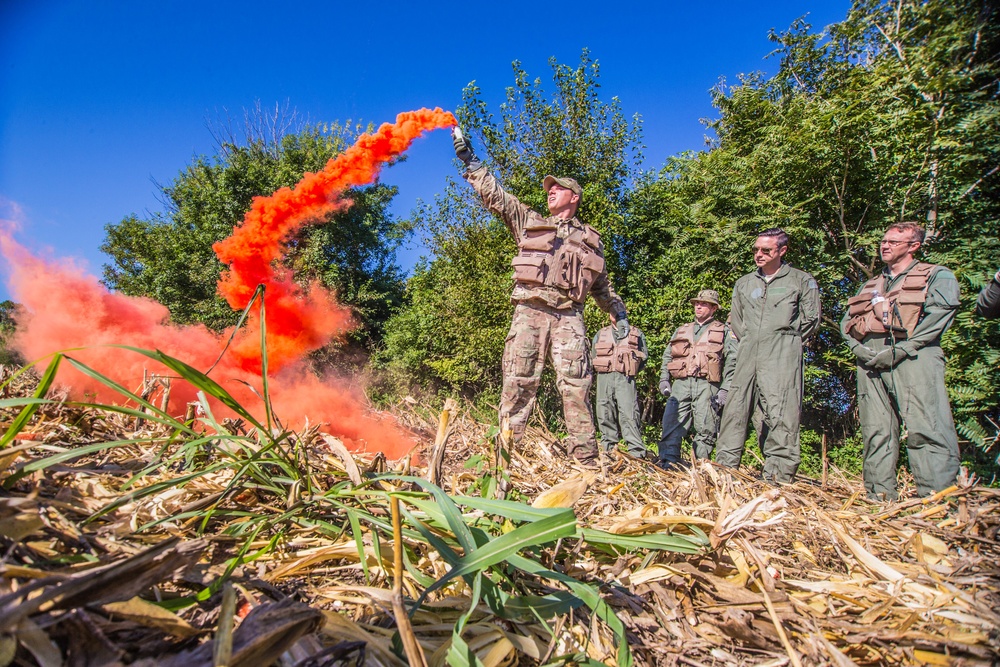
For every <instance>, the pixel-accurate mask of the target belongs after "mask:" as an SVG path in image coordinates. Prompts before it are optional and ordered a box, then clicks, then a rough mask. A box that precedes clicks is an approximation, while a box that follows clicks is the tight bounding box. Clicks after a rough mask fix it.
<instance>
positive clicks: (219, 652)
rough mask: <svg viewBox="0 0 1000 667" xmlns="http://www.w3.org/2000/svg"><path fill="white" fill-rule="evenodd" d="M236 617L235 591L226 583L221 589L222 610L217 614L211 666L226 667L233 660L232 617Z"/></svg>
mask: <svg viewBox="0 0 1000 667" xmlns="http://www.w3.org/2000/svg"><path fill="white" fill-rule="evenodd" d="M234 616H236V591H235V590H234V589H233V585H232V584H231V583H229V582H228V581H227V582H226V584H225V586H224V587H223V589H222V610H221V611H220V612H219V627H218V629H217V630H216V631H215V646H213V648H212V664H213V665H214V666H215V667H226V665H228V664H229V663H230V662H231V661H232V658H233V617H234Z"/></svg>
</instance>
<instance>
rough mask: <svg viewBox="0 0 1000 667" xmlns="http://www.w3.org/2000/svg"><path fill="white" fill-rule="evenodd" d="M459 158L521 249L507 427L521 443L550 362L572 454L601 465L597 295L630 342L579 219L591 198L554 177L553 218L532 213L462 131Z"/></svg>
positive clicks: (598, 248)
mask: <svg viewBox="0 0 1000 667" xmlns="http://www.w3.org/2000/svg"><path fill="white" fill-rule="evenodd" d="M452 140H453V142H454V145H455V155H456V156H458V159H459V160H461V161H462V162H463V163H464V164H465V174H464V177H465V179H466V180H467V181H468V182H469V184H470V185H471V186H472V187H473V188H474V189H475V191H476V192H477V193H478V194H479V196H480V197H482V199H483V204H484V205H485V206H486V208H487V209H488V210H489V211H491V212H492V213H495V214H497V215H499V216H500V218H501V219H502V220H503V221H504V224H505V225H507V229H509V230H510V233H511V234H512V235H513V236H514V241H516V242H517V247H518V251H517V255H516V256H515V257H514V259H513V261H512V262H511V263H512V265H513V266H514V291H513V293H512V294H511V297H510V298H511V301H512V302H513V303H514V319H513V321H512V322H511V327H510V333H508V334H507V341H506V343H505V345H504V353H503V389H502V390H501V394H500V424H501V428H504V426H505V425H506V424H509V427H510V431H511V432H512V440H513V443H517V442H518V441H519V440H520V439H521V436H522V435H523V434H524V429H525V425H526V424H527V422H528V417H529V416H531V411H532V408H534V405H535V394H536V393H537V391H538V384H539V382H540V380H541V377H542V368H543V367H544V365H545V357H546V354H548V356H550V357H551V359H552V365H553V366H554V367H555V371H556V386H557V387H558V389H559V393H560V394H561V395H562V399H563V416H564V417H565V419H566V431H567V437H566V449H567V452H568V453H569V455H570V456H572V457H573V458H575V459H577V460H578V461H580V462H582V463H584V464H586V465H588V466H592V465H596V464H595V463H594V460H595V459H596V458H597V438H596V433H595V429H594V416H593V413H592V412H591V409H590V385H591V381H592V379H593V372H592V369H591V364H590V358H589V356H588V354H587V342H588V341H587V329H586V326H585V325H584V322H583V304H584V301H585V300H586V299H587V295H588V294H589V295H592V296H593V297H594V301H596V302H597V305H598V306H599V307H600V308H601V309H602V310H604V311H605V312H607V313H610V314H611V316H612V319H613V320H614V322H615V327H616V335H617V338H618V339H619V340H622V339H625V338H626V337H627V336H628V334H629V323H628V319H627V317H626V313H625V304H624V303H623V302H622V300H621V299H620V298H619V297H618V295H617V294H616V293H615V291H614V289H613V288H612V287H611V282H610V281H609V280H608V273H607V270H606V268H605V262H604V245H603V244H602V243H601V236H600V234H598V233H597V231H596V230H595V229H594V228H593V227H591V226H590V225H586V224H584V223H582V222H580V220H579V219H577V217H576V212H577V209H578V208H579V206H580V202H581V197H582V195H583V190H582V189H581V188H580V184H579V183H577V182H576V181H575V180H574V179H572V178H557V177H555V176H546V177H545V178H544V180H543V181H542V187H543V188H545V191H546V192H547V193H548V207H549V216H548V217H545V216H542V215H541V214H539V213H537V212H535V211H532V210H531V209H530V208H528V207H527V206H525V205H524V204H522V203H521V202H520V201H518V200H517V198H516V197H514V196H513V195H511V194H509V193H507V192H506V191H504V189H503V188H502V187H500V184H499V183H498V182H497V180H496V178H494V177H493V175H492V174H490V172H489V171H488V170H487V169H486V167H484V166H483V165H482V163H481V162H480V161H479V160H477V159H476V156H475V155H474V154H473V152H472V146H471V145H470V144H469V141H468V139H466V138H465V136H464V135H463V134H462V132H461V130H459V129H457V128H456V129H455V130H454V131H453V132H452Z"/></svg>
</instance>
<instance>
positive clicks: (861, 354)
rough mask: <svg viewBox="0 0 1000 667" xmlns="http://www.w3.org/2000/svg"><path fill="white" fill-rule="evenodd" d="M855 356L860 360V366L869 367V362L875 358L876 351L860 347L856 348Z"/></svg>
mask: <svg viewBox="0 0 1000 667" xmlns="http://www.w3.org/2000/svg"><path fill="white" fill-rule="evenodd" d="M854 356H856V357H857V358H858V363H859V364H861V365H862V366H866V365H868V362H870V361H871V360H872V359H874V358H875V350H873V349H871V348H870V347H865V346H864V345H858V346H857V347H856V348H854Z"/></svg>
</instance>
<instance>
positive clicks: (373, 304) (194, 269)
mask: <svg viewBox="0 0 1000 667" xmlns="http://www.w3.org/2000/svg"><path fill="white" fill-rule="evenodd" d="M281 116H282V114H281V112H280V111H276V112H275V113H274V114H273V115H271V116H267V115H265V114H263V113H262V112H261V111H260V109H257V110H256V112H253V113H249V114H248V116H247V120H246V123H245V124H246V137H245V139H244V140H243V141H239V140H238V139H236V137H235V136H234V134H233V133H232V132H224V131H217V132H216V140H217V142H218V144H219V148H218V153H217V155H215V156H214V157H211V158H209V157H199V158H197V159H196V160H195V161H194V162H193V163H192V164H191V165H189V166H188V167H186V168H185V169H184V170H183V171H182V172H181V173H180V174H179V175H178V176H177V178H176V179H174V181H173V183H171V184H170V185H169V186H166V187H162V188H161V192H162V195H163V202H164V205H165V209H166V210H165V212H164V213H157V214H154V215H153V216H151V217H150V218H148V219H142V218H139V217H137V216H135V215H130V216H128V217H126V218H124V219H122V221H121V222H118V223H116V224H109V225H107V226H106V227H105V231H106V234H107V236H106V239H105V242H104V244H103V245H102V246H101V250H102V251H103V252H105V253H106V254H107V255H108V256H109V257H110V258H111V260H112V261H111V263H110V264H106V265H105V266H104V283H105V284H106V285H107V286H108V287H109V288H111V289H115V290H118V291H120V292H123V293H125V294H130V295H141V296H149V297H152V298H153V299H156V300H157V301H159V302H160V303H162V304H164V305H165V306H167V307H168V308H169V309H170V312H171V317H172V318H173V319H174V321H176V322H178V323H190V322H201V323H204V324H206V325H207V326H209V327H211V328H213V329H216V330H220V329H222V328H224V327H226V326H229V325H232V324H233V323H234V322H235V321H236V318H237V316H238V313H234V312H233V311H232V309H231V308H230V307H229V306H228V305H227V304H226V303H225V301H223V300H222V299H221V298H220V297H219V296H218V295H217V294H216V284H217V282H218V279H219V274H220V272H221V271H222V268H223V267H222V264H221V263H220V262H219V261H218V259H217V258H216V257H215V253H214V252H213V250H212V244H213V243H215V242H216V241H219V240H221V239H223V238H226V237H228V236H229V235H230V234H232V231H233V227H234V226H235V225H237V224H239V223H240V222H241V221H242V220H243V216H244V215H245V213H246V212H247V211H248V210H249V208H250V205H251V201H252V199H253V197H256V196H263V195H269V194H271V193H272V192H274V191H275V190H277V189H278V188H280V187H284V186H289V187H291V186H294V185H295V183H297V182H298V181H299V180H300V179H301V178H302V176H303V174H304V173H305V172H307V171H318V170H320V169H321V168H322V167H323V166H324V165H325V164H326V162H327V161H328V160H330V159H331V158H333V157H336V156H337V155H338V154H339V153H340V152H341V151H343V150H344V149H345V148H347V146H349V145H350V144H351V143H353V141H354V139H355V138H356V137H357V135H358V134H359V132H360V129H361V128H360V126H357V125H356V126H353V127H351V126H340V125H337V124H333V125H306V126H300V127H298V129H296V130H295V131H294V132H292V131H290V130H293V129H294V128H293V126H294V125H295V123H293V122H291V121H289V122H281V121H280V120H279V119H280V117H281ZM395 194H396V189H395V188H393V187H388V186H385V185H381V184H376V185H372V186H369V187H365V188H360V189H357V190H354V191H352V192H350V193H347V195H346V196H347V197H349V198H350V199H352V200H353V201H354V205H353V206H352V207H351V208H350V209H348V210H347V211H345V212H342V213H339V214H336V215H334V216H331V218H330V219H329V220H326V221H322V222H320V223H318V224H315V225H310V226H307V227H305V228H304V229H303V230H302V231H301V233H300V234H299V235H298V236H297V237H296V238H292V239H289V246H288V254H287V256H286V258H285V261H286V262H287V263H288V264H289V265H290V266H292V267H293V268H295V269H296V272H297V276H298V277H299V278H300V279H302V280H317V279H318V280H320V281H321V282H322V284H323V285H324V286H326V287H328V288H330V289H334V290H336V292H337V294H338V298H339V299H340V301H341V302H342V303H345V304H348V305H350V306H352V307H353V308H354V309H355V311H356V312H357V313H358V315H359V319H360V320H361V322H362V327H361V329H360V331H359V332H358V334H357V339H359V340H362V341H368V340H370V339H372V338H373V337H374V338H378V337H379V336H380V335H381V329H382V325H383V323H384V322H385V320H386V319H387V318H388V316H389V313H390V312H391V310H392V309H393V308H394V307H395V306H396V305H397V304H398V303H399V302H400V300H401V298H402V291H403V276H402V273H401V271H400V269H399V268H398V266H397V265H396V264H395V251H396V249H397V247H398V245H399V243H400V242H401V241H402V239H403V238H404V237H405V234H406V231H407V230H406V227H405V225H402V224H400V223H398V222H397V221H395V220H394V219H393V217H392V216H391V214H390V213H389V212H388V206H389V203H390V202H391V200H392V197H393V196H395Z"/></svg>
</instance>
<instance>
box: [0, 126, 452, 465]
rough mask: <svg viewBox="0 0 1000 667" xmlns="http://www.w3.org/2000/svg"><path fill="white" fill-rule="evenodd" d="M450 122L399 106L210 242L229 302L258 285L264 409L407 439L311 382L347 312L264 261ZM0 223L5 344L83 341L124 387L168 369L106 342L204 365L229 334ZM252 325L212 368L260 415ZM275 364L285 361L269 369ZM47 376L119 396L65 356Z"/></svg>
mask: <svg viewBox="0 0 1000 667" xmlns="http://www.w3.org/2000/svg"><path fill="white" fill-rule="evenodd" d="M454 124H455V119H454V117H453V116H452V115H451V114H450V113H447V112H444V111H441V110H440V109H435V110H434V111H430V110H426V109H423V110H420V111H413V112H409V113H403V114H400V115H399V116H398V117H397V119H396V123H395V124H393V125H390V124H385V125H383V126H382V127H381V128H379V130H378V132H376V133H375V134H373V135H362V136H361V137H359V138H358V140H357V142H356V143H355V145H354V146H352V147H351V148H349V149H347V150H346V151H345V152H344V153H342V154H341V155H340V156H338V157H337V158H335V159H333V160H331V161H330V162H329V163H328V164H327V165H326V167H325V168H324V169H323V170H322V171H321V172H319V173H317V174H306V176H305V177H304V178H303V179H302V180H301V181H300V182H299V183H298V185H296V186H295V188H294V189H289V188H282V189H281V190H279V191H278V192H277V193H275V194H274V195H272V196H270V197H258V198H256V199H255V200H254V203H253V208H252V210H251V211H250V213H248V214H247V216H246V219H245V220H244V223H243V224H242V225H240V226H239V227H237V228H235V230H234V233H233V236H232V237H230V238H228V239H226V240H224V241H221V242H220V243H218V244H216V246H215V250H216V253H217V254H218V256H219V258H220V259H221V260H222V261H223V262H224V263H226V264H228V265H229V267H230V268H229V271H228V272H227V274H226V275H225V276H224V278H223V279H222V280H221V281H220V284H219V288H220V291H221V292H222V293H223V295H224V296H225V297H226V299H227V300H228V301H229V303H230V304H231V305H233V306H234V307H236V308H240V309H242V308H243V307H244V306H245V305H246V303H247V302H248V301H249V299H250V297H251V296H252V294H253V292H254V290H255V289H256V286H257V285H258V284H259V283H264V284H265V285H266V287H267V290H266V293H265V299H266V304H267V309H266V310H267V336H268V340H267V343H268V358H269V360H271V361H272V364H271V368H272V369H274V376H273V377H272V378H271V383H270V387H271V399H272V404H273V406H274V410H275V414H276V415H277V416H278V417H279V418H280V419H281V420H282V421H283V423H284V424H285V425H286V426H288V427H291V428H301V427H302V426H303V425H304V424H305V423H306V421H308V422H309V423H311V424H321V423H323V424H326V427H325V428H324V429H323V430H324V431H326V432H328V433H330V434H332V435H335V436H337V437H340V438H342V439H343V440H344V442H345V444H347V445H348V447H351V448H352V449H355V450H361V449H367V450H374V451H381V452H383V453H385V455H386V456H387V457H388V458H390V459H393V458H398V457H400V456H402V455H403V454H405V453H406V452H407V451H409V450H410V449H411V448H412V446H413V441H412V438H411V436H410V435H409V434H408V433H407V432H406V431H405V429H403V428H402V427H400V426H399V425H398V424H397V423H396V422H395V420H393V419H392V418H391V417H380V416H378V415H373V414H371V413H369V412H368V411H367V410H366V409H365V407H364V396H363V395H362V394H361V393H360V392H359V391H358V390H357V389H355V388H353V387H352V386H350V385H348V384H347V383H345V382H338V381H336V380H329V379H327V380H320V379H319V378H317V377H316V376H315V375H313V374H311V373H310V372H308V370H307V369H306V365H305V364H304V363H301V362H302V360H303V359H304V356H305V355H306V354H307V353H308V352H311V351H312V350H314V349H317V348H318V347H321V346H322V345H324V344H326V343H327V342H329V341H330V340H331V339H332V338H333V336H335V335H337V334H338V333H339V332H342V331H344V330H345V328H346V327H347V326H348V325H349V323H350V312H349V310H348V309H347V308H345V307H343V306H340V305H339V304H337V302H336V300H335V299H334V296H333V295H332V294H330V293H329V292H328V291H326V290H324V289H323V288H322V287H321V286H320V285H318V284H313V285H311V286H310V287H309V288H307V289H305V290H302V289H300V288H299V287H298V285H297V284H296V283H295V282H294V280H293V278H294V276H293V275H292V274H291V272H290V271H281V270H279V269H277V268H275V263H276V262H277V261H278V260H279V259H280V258H281V255H282V250H283V245H282V242H283V240H284V239H285V238H286V237H287V236H288V235H289V234H290V233H292V232H293V231H295V230H296V229H298V228H299V227H301V226H302V225H304V224H307V223H310V222H313V221H316V220H319V219H322V218H323V217H324V216H326V215H328V214H329V213H330V212H332V211H335V210H340V209H344V208H347V207H348V206H350V205H351V203H350V202H349V201H347V200H343V199H340V195H341V194H342V193H343V192H344V190H346V189H347V188H350V187H356V186H360V185H365V184H367V183H370V182H372V181H373V180H374V179H375V177H376V176H377V175H378V172H379V170H380V168H381V166H382V165H383V164H385V163H386V162H388V161H389V160H391V159H392V158H393V157H395V156H397V155H399V154H400V153H402V152H403V151H405V150H406V149H407V148H408V147H409V146H410V144H411V143H412V142H413V140H414V139H415V138H417V137H418V136H420V135H421V134H422V133H424V132H426V131H428V130H431V129H436V128H443V127H449V126H451V125H454ZM3 222H4V221H2V220H0V254H2V255H3V256H4V257H5V258H6V260H7V271H8V272H9V279H8V281H7V283H8V286H9V288H10V292H11V295H12V297H13V298H14V299H15V300H16V301H17V302H19V304H20V305H21V307H22V308H21V310H20V311H19V312H18V314H17V324H18V329H17V333H16V335H15V338H14V340H13V345H14V347H15V349H17V350H18V351H19V352H21V354H23V355H24V356H25V358H27V359H29V360H37V359H41V358H42V357H45V356H46V355H48V354H51V353H53V352H56V351H58V350H66V349H70V348H84V349H80V350H75V351H73V352H72V353H71V354H72V356H73V357H74V358H77V359H79V360H80V361H82V362H83V363H86V364H87V365H89V366H91V367H93V368H95V369H96V370H98V371H99V372H100V373H102V374H104V375H106V376H108V377H110V378H111V379H113V380H115V381H117V382H118V383H120V384H122V385H124V386H126V387H130V388H135V387H137V385H138V383H139V382H141V381H142V378H143V376H144V373H145V372H147V371H148V372H152V373H160V374H169V373H168V371H167V369H165V368H153V367H151V366H152V363H151V362H150V360H149V359H147V358H145V357H141V356H140V355H134V354H131V353H127V352H123V351H122V350H121V349H118V348H113V347H108V346H109V345H130V346H134V347H140V348H145V349H150V350H153V349H156V350H160V351H162V352H164V353H165V354H168V355H170V356H173V357H176V358H179V359H182V360H184V361H185V362H187V363H188V364H190V365H192V366H194V367H196V368H200V369H203V370H205V369H208V367H209V366H210V365H211V364H212V362H213V361H214V360H215V358H216V357H217V356H218V354H219V350H220V349H221V348H222V346H223V344H224V341H225V340H226V339H227V338H228V333H227V334H226V335H224V336H221V337H220V336H219V335H217V334H215V333H213V332H211V331H209V330H208V329H207V328H206V327H204V326H201V325H194V326H177V325H173V324H170V323H169V322H168V319H169V312H168V311H167V309H166V308H165V307H164V306H162V305H161V304H159V303H157V302H155V301H153V300H152V299H147V298H139V297H130V296H125V295H122V294H115V293H112V292H109V291H108V290H107V289H106V288H105V287H104V286H103V285H101V284H100V282H98V280H97V278H95V277H93V276H90V275H87V274H86V273H85V272H84V271H83V270H82V269H80V268H78V267H77V266H76V265H75V264H74V262H73V261H72V260H67V259H53V260H48V261H46V260H42V259H40V258H38V257H35V256H34V255H32V254H31V253H29V252H28V251H27V250H26V249H25V248H24V247H23V246H21V245H20V244H18V243H17V242H16V241H15V240H14V238H13V230H12V229H11V228H10V225H5V224H3ZM255 328H256V332H253V331H251V332H249V333H247V334H245V335H244V336H243V337H242V339H241V340H240V342H239V344H238V349H237V353H236V354H227V355H226V356H225V357H224V358H223V360H222V361H221V362H220V363H219V365H218V366H216V368H215V370H214V371H212V377H214V378H215V379H216V380H218V381H219V382H220V383H222V384H223V386H225V387H226V389H227V390H228V391H229V392H230V393H231V394H232V395H233V397H234V398H236V400H237V401H239V402H240V403H241V404H242V405H243V406H244V407H246V408H247V409H249V410H251V411H252V412H255V413H257V414H259V415H260V414H262V413H263V407H262V406H261V403H260V399H259V397H258V394H257V393H256V392H255V391H254V390H253V389H251V388H250V387H257V392H259V391H260V384H261V378H260V376H259V373H258V370H259V367H260V350H259V347H258V346H259V340H260V338H259V323H256V324H255ZM281 366H284V367H285V368H284V370H280V372H279V370H278V369H279V368H280V367H281ZM58 379H59V381H60V382H66V383H68V384H70V385H71V386H70V393H71V396H73V397H75V398H80V397H83V396H88V397H96V398H97V400H100V401H105V402H107V401H116V400H121V396H119V395H118V394H116V393H114V392H113V391H111V390H109V389H108V388H107V387H105V386H104V385H103V384H101V383H99V382H97V381H96V380H94V379H93V378H90V377H88V376H84V375H82V374H80V373H78V372H77V371H75V370H73V369H72V368H71V367H70V366H69V365H68V364H63V365H62V366H61V368H60V374H59V378H58ZM170 397H171V406H183V405H184V404H185V403H186V402H189V401H193V400H195V398H196V390H195V389H194V388H193V387H191V386H188V385H187V384H186V383H182V382H178V381H175V382H174V383H173V385H172V386H171V394H170ZM213 410H214V411H216V414H220V415H226V414H228V413H227V411H226V410H225V409H223V408H222V407H221V406H217V405H213ZM174 411H175V412H176V411H177V409H176V407H174ZM181 411H183V410H181Z"/></svg>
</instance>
